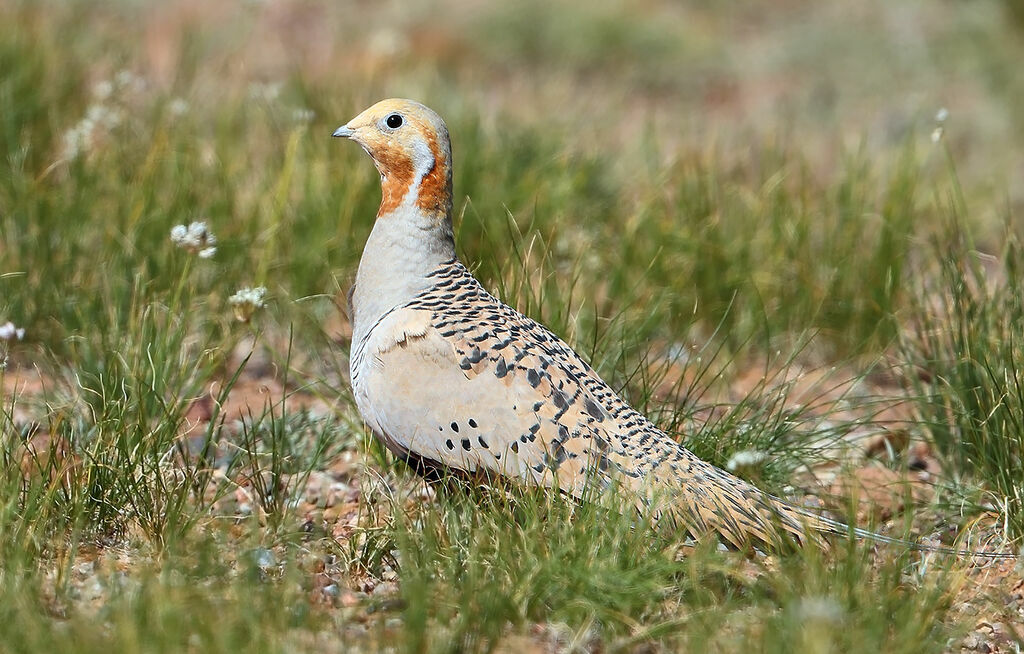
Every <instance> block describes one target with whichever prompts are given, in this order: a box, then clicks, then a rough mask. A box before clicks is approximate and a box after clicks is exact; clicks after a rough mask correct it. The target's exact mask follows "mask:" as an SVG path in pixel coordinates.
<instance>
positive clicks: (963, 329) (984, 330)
mask: <svg viewBox="0 0 1024 654" xmlns="http://www.w3.org/2000/svg"><path fill="white" fill-rule="evenodd" d="M933 251H934V252H935V255H936V259H937V262H938V268H939V277H938V279H939V280H940V281H939V284H940V286H939V288H940V289H941V290H939V291H938V292H935V291H934V290H933V289H929V290H924V289H922V294H921V297H920V298H919V300H918V305H917V310H916V312H915V318H916V321H917V322H916V325H915V331H914V332H913V333H912V335H910V336H909V337H908V339H907V340H906V342H905V347H904V350H905V352H906V354H907V358H908V360H909V362H910V364H911V366H912V367H911V368H910V377H911V380H912V382H913V387H914V389H915V390H916V391H917V400H918V401H917V410H918V411H919V413H920V416H921V420H922V424H923V426H924V427H925V428H926V430H927V433H928V436H929V438H930V439H931V441H932V442H933V443H934V444H935V446H936V449H937V450H938V452H939V454H940V456H941V461H942V463H943V466H944V467H945V469H946V472H947V474H948V477H949V479H950V480H953V481H954V482H955V483H956V486H957V488H956V490H957V492H958V494H960V495H964V494H966V495H968V496H970V499H971V501H972V502H974V503H975V504H978V505H980V506H987V507H991V508H995V509H996V510H998V511H999V512H1001V513H1002V514H1003V515H1005V516H1006V518H1007V527H1008V529H1009V532H1010V534H1011V535H1012V536H1013V537H1014V538H1020V537H1021V536H1024V477H1022V475H1021V474H1020V471H1021V469H1022V466H1024V377H1022V372H1021V371H1022V370H1024V331H1022V325H1024V287H1022V286H1021V279H1022V278H1021V272H1022V271H1021V264H1022V260H1021V246H1020V242H1019V241H1018V239H1017V237H1016V236H1015V235H1013V234H1012V233H1011V234H1008V237H1007V239H1006V242H1005V244H1004V246H1003V251H1002V252H1001V253H1000V254H999V255H998V256H995V257H990V256H987V255H984V254H982V253H979V252H977V251H976V250H974V249H973V248H972V247H971V246H970V244H969V241H968V240H967V237H966V236H962V232H961V231H960V229H957V231H956V232H955V234H954V237H953V238H952V239H950V241H949V242H948V244H941V245H936V246H934V247H933ZM977 480H980V481H982V482H983V483H984V487H983V489H982V492H980V493H978V492H976V491H975V490H971V489H972V487H973V485H972V483H971V482H974V481H977Z"/></svg>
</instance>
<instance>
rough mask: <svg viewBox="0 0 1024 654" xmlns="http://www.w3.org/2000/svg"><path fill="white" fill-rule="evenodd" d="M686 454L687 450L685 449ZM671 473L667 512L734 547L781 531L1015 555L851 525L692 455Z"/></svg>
mask: <svg viewBox="0 0 1024 654" xmlns="http://www.w3.org/2000/svg"><path fill="white" fill-rule="evenodd" d="M687 454H690V453H689V452H688V451H687ZM673 472H674V474H673V475H672V476H673V477H674V479H673V480H671V481H670V480H667V479H661V480H659V482H660V485H662V484H667V483H671V484H672V488H671V501H670V504H669V506H668V513H669V515H670V516H671V517H672V518H673V519H674V520H675V521H676V522H682V523H683V524H684V525H685V526H686V527H687V528H688V529H690V531H692V532H697V533H701V532H717V533H719V534H720V535H721V536H722V537H724V538H725V539H726V540H728V541H729V542H731V543H732V544H733V545H735V546H737V547H743V546H744V545H746V544H748V543H750V542H751V541H757V542H762V543H764V544H766V545H769V546H772V547H774V546H777V545H779V544H780V543H781V541H782V540H784V538H785V534H789V536H790V537H791V538H794V539H795V540H797V541H799V542H800V543H804V542H807V541H813V542H820V540H821V535H823V534H835V535H840V536H842V535H848V534H852V535H854V536H856V537H858V538H863V539H867V540H873V541H876V542H879V543H888V544H892V545H899V546H902V547H907V548H910V549H913V550H919V551H926V552H939V553H943V554H954V555H958V556H981V557H986V558H993V559H1014V558H1017V556H1016V555H1015V554H1008V553H999V552H976V551H972V550H963V549H956V548H947V547H935V546H931V545H925V544H924V543H917V542H914V541H908V540H902V539H899V538H890V537H889V536H883V535H882V534H878V533H875V532H873V531H868V530H866V529H861V528H859V527H851V526H849V525H846V524H844V523H842V522H839V521H838V520H832V519H830V518H826V517H825V516H822V515H819V514H818V513H816V512H814V511H812V510H811V509H808V508H804V507H800V506H797V505H795V504H792V503H790V502H787V501H785V500H782V499H779V498H777V497H773V496H771V495H768V494H767V493H765V492H763V491H761V490H760V489H758V488H756V487H754V486H752V485H750V484H748V483H747V482H745V481H743V480H742V479H740V478H738V477H736V476H734V475H731V474H729V473H728V472H726V471H724V470H721V469H719V468H716V467H715V466H713V465H711V464H710V463H707V462H705V461H702V460H700V459H698V458H697V457H696V456H693V455H692V454H690V456H689V457H686V460H685V462H684V463H683V465H677V467H676V469H675V470H674V471H673ZM666 490H667V489H666Z"/></svg>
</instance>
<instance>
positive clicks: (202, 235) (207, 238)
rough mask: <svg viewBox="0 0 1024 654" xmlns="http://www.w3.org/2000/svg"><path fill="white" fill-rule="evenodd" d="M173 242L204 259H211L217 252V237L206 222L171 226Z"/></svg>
mask: <svg viewBox="0 0 1024 654" xmlns="http://www.w3.org/2000/svg"><path fill="white" fill-rule="evenodd" d="M171 242H173V243H174V244H175V245H177V246H178V247H179V248H181V249H183V250H185V251H187V252H189V253H190V254H195V255H198V256H199V257H201V258H203V259H209V258H210V257H212V256H213V255H214V254H215V253H216V252H217V248H216V247H214V246H215V245H216V244H217V237H216V236H214V235H213V232H211V231H210V228H209V227H207V226H206V223H204V222H201V221H198V220H197V221H193V222H192V223H191V224H189V225H188V226H187V227H186V226H185V225H175V226H174V227H173V228H171Z"/></svg>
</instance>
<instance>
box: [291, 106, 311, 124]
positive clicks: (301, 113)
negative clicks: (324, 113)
mask: <svg viewBox="0 0 1024 654" xmlns="http://www.w3.org/2000/svg"><path fill="white" fill-rule="evenodd" d="M315 116H316V114H315V113H314V112H313V110H312V109H306V108H304V107H296V108H294V109H292V121H294V122H296V123H309V122H312V120H313V118H314V117H315Z"/></svg>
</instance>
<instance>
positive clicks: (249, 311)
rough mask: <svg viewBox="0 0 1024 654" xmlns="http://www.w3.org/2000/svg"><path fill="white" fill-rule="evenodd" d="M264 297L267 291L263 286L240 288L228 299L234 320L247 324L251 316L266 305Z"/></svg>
mask: <svg viewBox="0 0 1024 654" xmlns="http://www.w3.org/2000/svg"><path fill="white" fill-rule="evenodd" d="M266 295H267V289H266V288H264V287H263V286H257V287H256V288H248V287H246V288H241V289H239V290H238V291H237V292H236V293H235V294H234V295H232V296H231V297H229V298H228V303H229V304H230V305H231V307H232V308H233V309H234V310H235V318H236V319H237V320H238V321H239V322H249V320H250V319H252V315H253V314H254V313H256V311H257V310H259V309H262V308H263V307H264V306H265V305H266V302H265V298H266Z"/></svg>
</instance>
